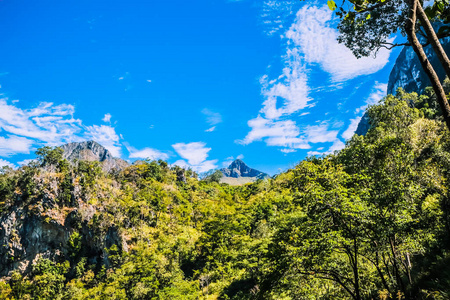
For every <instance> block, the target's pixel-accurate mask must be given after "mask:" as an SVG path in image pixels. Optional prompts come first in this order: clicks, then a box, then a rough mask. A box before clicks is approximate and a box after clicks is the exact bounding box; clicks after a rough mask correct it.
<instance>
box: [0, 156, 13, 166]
mask: <svg viewBox="0 0 450 300" xmlns="http://www.w3.org/2000/svg"><path fill="white" fill-rule="evenodd" d="M1 167H10V168H14V167H15V166H14V165H13V164H12V163H10V162H9V161H7V160H4V159H1V158H0V168H1Z"/></svg>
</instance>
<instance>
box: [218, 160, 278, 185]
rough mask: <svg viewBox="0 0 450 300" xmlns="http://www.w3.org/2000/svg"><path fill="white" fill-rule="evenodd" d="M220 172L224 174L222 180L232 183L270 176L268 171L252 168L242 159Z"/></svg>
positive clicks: (242, 182) (241, 182)
mask: <svg viewBox="0 0 450 300" xmlns="http://www.w3.org/2000/svg"><path fill="white" fill-rule="evenodd" d="M220 172H222V174H223V177H222V178H221V180H220V181H221V182H224V183H228V184H231V185H239V184H244V183H248V182H254V181H256V180H258V179H264V178H269V177H270V176H269V175H268V174H266V173H263V172H261V171H258V170H255V169H252V168H250V167H249V166H247V165H246V164H245V163H244V162H243V161H242V160H240V159H236V160H235V161H233V162H232V163H231V164H230V165H229V166H228V168H223V169H220Z"/></svg>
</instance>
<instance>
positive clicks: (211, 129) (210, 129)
mask: <svg viewBox="0 0 450 300" xmlns="http://www.w3.org/2000/svg"><path fill="white" fill-rule="evenodd" d="M214 130H216V126H213V127H211V128H208V129H206V130H205V132H213V131H214Z"/></svg>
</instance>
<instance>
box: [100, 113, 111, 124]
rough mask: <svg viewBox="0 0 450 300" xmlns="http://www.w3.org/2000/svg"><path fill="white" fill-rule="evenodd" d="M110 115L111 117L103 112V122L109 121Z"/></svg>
mask: <svg viewBox="0 0 450 300" xmlns="http://www.w3.org/2000/svg"><path fill="white" fill-rule="evenodd" d="M111 117H112V116H111V114H105V116H104V117H103V119H102V121H103V122H105V123H109V122H111Z"/></svg>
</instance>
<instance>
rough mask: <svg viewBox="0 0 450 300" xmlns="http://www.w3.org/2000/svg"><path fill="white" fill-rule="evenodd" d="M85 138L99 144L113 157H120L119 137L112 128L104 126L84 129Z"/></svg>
mask: <svg viewBox="0 0 450 300" xmlns="http://www.w3.org/2000/svg"><path fill="white" fill-rule="evenodd" d="M86 131H87V132H86V134H85V136H86V138H88V139H91V140H94V141H96V142H97V143H99V144H100V145H102V146H104V147H105V148H106V149H108V150H109V151H110V152H111V154H112V155H113V156H115V157H120V156H121V146H120V143H119V140H120V137H119V135H117V133H116V130H115V128H114V127H111V126H106V125H100V126H98V125H92V126H87V127H86Z"/></svg>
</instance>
